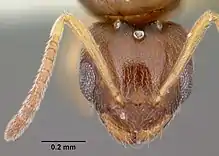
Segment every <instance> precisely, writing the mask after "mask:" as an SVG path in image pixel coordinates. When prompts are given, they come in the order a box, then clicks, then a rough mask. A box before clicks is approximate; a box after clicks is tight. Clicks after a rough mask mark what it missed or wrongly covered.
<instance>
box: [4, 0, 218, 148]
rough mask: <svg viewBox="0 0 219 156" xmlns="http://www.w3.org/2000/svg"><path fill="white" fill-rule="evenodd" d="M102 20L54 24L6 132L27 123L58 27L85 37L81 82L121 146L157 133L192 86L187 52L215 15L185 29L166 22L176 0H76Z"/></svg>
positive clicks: (14, 134)
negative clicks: (24, 98)
mask: <svg viewBox="0 0 219 156" xmlns="http://www.w3.org/2000/svg"><path fill="white" fill-rule="evenodd" d="M79 2H81V3H82V4H83V5H84V6H85V7H86V8H87V9H88V10H89V11H90V12H91V13H93V14H94V15H95V16H96V17H99V18H100V19H101V22H98V23H94V24H93V25H92V26H91V27H90V28H89V30H88V29H86V27H85V26H84V25H83V24H82V23H81V22H80V21H78V20H77V19H76V18H75V17H74V16H72V15H71V14H69V13H63V14H62V15H61V16H60V17H59V18H58V19H57V20H56V22H55V23H54V25H53V28H52V30H51V34H50V40H49V41H48V45H47V47H46V49H45V54H44V57H43V60H42V64H41V67H40V69H39V73H38V74H37V77H36V80H35V81H34V85H33V87H32V89H31V90H30V92H29V94H28V97H27V98H26V100H25V101H24V102H23V105H22V107H21V109H20V110H19V112H18V113H17V114H16V115H15V116H14V118H13V119H12V120H11V121H10V122H9V124H8V126H7V128H6V130H5V140H7V141H10V140H16V139H17V138H18V137H20V136H21V135H22V133H23V132H24V130H25V129H26V128H27V127H28V126H29V124H30V123H31V122H32V119H33V117H34V115H35V113H36V111H37V110H38V108H39V106H40V102H41V101H42V99H43V95H44V92H45V90H46V88H47V83H48V81H49V78H50V76H51V74H52V69H53V65H54V62H55V58H56V54H57V50H58V45H59V41H60V39H61V36H62V33H63V29H64V25H65V24H66V25H68V26H69V27H70V28H71V29H72V31H73V32H74V33H75V35H76V36H77V37H78V38H79V39H80V40H81V41H82V42H83V44H84V46H85V47H84V48H83V49H82V53H81V60H80V82H79V83H80V87H81V91H82V93H83V94H84V96H85V97H86V99H87V100H88V101H89V102H92V105H93V106H94V108H95V109H96V111H97V113H98V114H99V116H100V119H101V120H102V122H103V124H104V125H105V127H106V128H107V130H108V131H109V133H111V134H112V136H113V137H114V138H116V140H118V141H119V142H121V143H122V144H141V143H143V142H146V141H147V142H150V141H151V140H153V139H154V138H155V137H156V136H157V135H159V134H161V133H162V130H163V129H164V127H165V126H166V125H167V124H168V123H169V122H170V121H171V119H173V117H174V115H175V113H176V112H177V109H179V107H180V105H181V104H182V103H183V102H184V101H185V100H186V99H187V98H188V97H189V95H190V93H191V89H192V73H193V61H192V55H193V53H194V51H195V48H196V46H197V45H198V43H199V42H200V40H201V38H202V37H203V35H204V33H205V31H206V29H207V26H209V25H210V24H211V22H215V23H216V26H217V28H219V20H218V19H219V15H218V14H216V13H214V12H212V11H206V12H205V13H204V14H203V15H202V16H201V17H200V18H199V19H198V20H197V22H196V23H195V25H194V26H193V28H192V29H191V31H190V32H189V33H188V32H186V31H185V30H184V29H183V28H182V26H181V25H179V24H176V23H173V22H170V21H166V19H167V18H168V17H169V15H170V13H172V12H173V11H175V10H176V9H177V8H179V7H180V4H181V0H165V1H164V0H151V1H146V0H117V1H115V0H79Z"/></svg>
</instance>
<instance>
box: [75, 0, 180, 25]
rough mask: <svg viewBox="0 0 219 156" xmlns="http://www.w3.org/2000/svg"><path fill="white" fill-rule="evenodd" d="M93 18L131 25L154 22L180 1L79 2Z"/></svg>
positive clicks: (85, 0)
mask: <svg viewBox="0 0 219 156" xmlns="http://www.w3.org/2000/svg"><path fill="white" fill-rule="evenodd" d="M79 2H80V3H81V4H83V5H84V6H85V7H86V8H87V9H88V10H89V11H90V12H91V13H93V14H94V15H95V16H98V17H101V18H105V19H112V20H118V19H120V20H123V21H126V22H128V23H132V24H144V23H148V22H150V21H154V20H156V19H158V18H159V17H162V16H163V15H165V14H167V13H169V12H172V11H173V10H175V9H176V8H178V6H179V5H180V2H181V0H150V1H149V0H117V1H114V0H104V1H103V0H89V1H88V0H79Z"/></svg>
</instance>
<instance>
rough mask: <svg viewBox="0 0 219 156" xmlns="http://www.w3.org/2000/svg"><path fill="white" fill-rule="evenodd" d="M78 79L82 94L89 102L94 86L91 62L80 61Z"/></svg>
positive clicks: (93, 72)
mask: <svg viewBox="0 0 219 156" xmlns="http://www.w3.org/2000/svg"><path fill="white" fill-rule="evenodd" d="M79 81H80V82H79V83H80V89H81V92H82V94H83V95H84V96H85V98H86V99H87V100H88V101H89V102H93V101H94V96H93V92H94V88H95V86H96V76H95V71H94V68H93V66H92V65H91V63H89V62H86V61H81V63H80V70H79Z"/></svg>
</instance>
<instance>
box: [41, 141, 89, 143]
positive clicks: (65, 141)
mask: <svg viewBox="0 0 219 156" xmlns="http://www.w3.org/2000/svg"><path fill="white" fill-rule="evenodd" d="M41 142H45V143H46V142H48V143H49V142H74V143H86V141H85V140H43V141H41Z"/></svg>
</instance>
